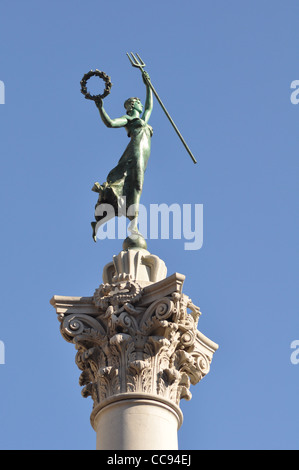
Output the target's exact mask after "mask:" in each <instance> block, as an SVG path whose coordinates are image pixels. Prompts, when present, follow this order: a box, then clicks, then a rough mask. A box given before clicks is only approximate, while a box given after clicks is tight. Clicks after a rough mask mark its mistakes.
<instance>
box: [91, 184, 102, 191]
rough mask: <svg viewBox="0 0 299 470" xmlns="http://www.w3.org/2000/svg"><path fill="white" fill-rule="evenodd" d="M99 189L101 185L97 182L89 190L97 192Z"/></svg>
mask: <svg viewBox="0 0 299 470" xmlns="http://www.w3.org/2000/svg"><path fill="white" fill-rule="evenodd" d="M101 189H102V186H101V185H100V183H97V182H96V183H95V184H94V185H93V187H92V188H91V190H92V191H94V192H95V193H99V192H100V191H101Z"/></svg>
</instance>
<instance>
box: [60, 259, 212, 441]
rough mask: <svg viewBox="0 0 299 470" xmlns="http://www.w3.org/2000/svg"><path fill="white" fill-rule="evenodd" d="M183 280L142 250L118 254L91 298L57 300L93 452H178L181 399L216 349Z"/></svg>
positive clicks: (206, 368) (206, 369) (204, 370)
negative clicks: (88, 402)
mask: <svg viewBox="0 0 299 470" xmlns="http://www.w3.org/2000/svg"><path fill="white" fill-rule="evenodd" d="M184 279H185V277H184V276H183V275H182V274H178V273H175V274H172V275H171V276H169V277H167V270H166V266H165V264H164V262H163V261H162V260H161V259H159V258H158V257H157V256H154V255H151V254H150V253H149V252H148V251H146V250H128V251H122V252H121V253H119V255H117V256H114V259H113V262H112V263H109V264H108V265H107V266H105V268H104V272H103V283H102V284H101V285H100V286H99V287H98V288H97V289H96V290H95V292H94V295H93V296H92V297H66V296H57V295H55V296H54V297H53V298H52V299H51V304H52V305H53V306H54V308H55V309H56V312H57V314H58V319H59V321H60V329H61V334H62V336H63V338H64V339H65V340H66V341H68V342H70V343H74V344H75V346H76V349H77V354H76V364H77V365H78V367H79V369H80V370H81V371H82V373H81V375H80V379H79V383H80V385H81V386H82V387H83V389H82V395H83V396H84V397H88V396H91V397H92V400H93V410H92V413H91V424H92V426H93V428H94V429H95V431H96V433H97V449H100V450H101V449H102V450H146V449H150V450H158V449H161V450H163V449H164V450H165V449H168V450H170V449H177V448H178V442H177V431H178V429H179V427H180V426H181V424H182V421H183V415H182V412H181V410H180V407H179V403H180V400H181V398H184V399H186V400H190V399H191V393H190V390H189V389H190V384H192V385H195V384H197V383H198V382H199V381H200V380H201V379H202V378H203V377H204V376H205V375H206V374H207V373H208V372H209V370H210V363H211V360H212V357H213V354H214V352H215V351H216V350H217V348H218V345H217V344H215V343H214V342H213V341H211V340H210V339H208V338H207V337H206V336H204V335H203V334H202V333H201V332H200V331H198V329H197V323H198V319H199V316H200V310H199V308H198V307H196V306H195V305H194V304H193V303H192V301H191V299H190V298H189V297H188V296H187V295H185V294H183V292H182V288H183V282H184Z"/></svg>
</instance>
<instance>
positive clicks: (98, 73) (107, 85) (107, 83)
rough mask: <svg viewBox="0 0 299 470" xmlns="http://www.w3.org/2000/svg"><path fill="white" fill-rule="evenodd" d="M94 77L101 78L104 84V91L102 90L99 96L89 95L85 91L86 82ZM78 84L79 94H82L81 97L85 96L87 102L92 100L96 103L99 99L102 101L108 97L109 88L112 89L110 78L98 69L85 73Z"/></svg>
mask: <svg viewBox="0 0 299 470" xmlns="http://www.w3.org/2000/svg"><path fill="white" fill-rule="evenodd" d="M94 76H96V77H99V78H102V79H103V80H104V82H105V90H104V93H103V94H102V95H100V94H99V95H91V94H90V93H89V91H88V90H87V82H88V80H89V79H90V78H91V77H94ZM80 83H81V93H83V95H84V96H85V98H86V99H87V100H93V101H97V100H98V99H99V98H100V99H103V98H105V97H106V96H108V95H109V93H110V90H111V87H112V83H111V78H110V77H109V76H108V75H107V74H106V73H105V72H101V71H100V70H98V69H96V70H94V71H93V70H90V71H89V72H87V73H86V74H85V75H84V76H83V78H82V80H81V82H80Z"/></svg>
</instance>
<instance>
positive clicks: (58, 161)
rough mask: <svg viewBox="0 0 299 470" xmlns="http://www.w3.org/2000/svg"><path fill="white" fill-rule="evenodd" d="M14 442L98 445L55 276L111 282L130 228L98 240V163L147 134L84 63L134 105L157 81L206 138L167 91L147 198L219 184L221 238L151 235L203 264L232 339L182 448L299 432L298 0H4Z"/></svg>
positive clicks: (283, 442)
mask: <svg viewBox="0 0 299 470" xmlns="http://www.w3.org/2000/svg"><path fill="white" fill-rule="evenodd" d="M0 10H1V11H0V45H1V46H0V47H1V65H0V80H1V81H3V82H4V84H5V104H4V105H0V123H1V128H0V135H1V139H0V155H1V185H0V192H1V201H2V209H1V219H2V224H1V248H0V249H1V290H2V295H1V316H0V318H1V321H0V340H1V341H3V342H4V344H5V364H2V365H0V387H1V400H0V416H1V426H0V448H1V449H94V448H95V433H94V431H93V429H92V428H91V426H90V423H89V416H90V412H91V407H92V403H91V400H90V399H84V398H82V397H81V394H80V391H81V390H80V387H79V385H78V378H79V374H80V372H79V370H78V369H77V367H76V365H75V362H74V358H75V348H74V346H73V345H71V344H68V343H66V342H65V341H64V340H63V339H62V337H61V336H60V333H59V323H58V321H57V319H56V313H55V310H54V309H53V307H51V305H50V304H49V300H50V298H51V297H52V296H53V295H54V294H60V295H74V296H79V295H83V296H84V295H85V296H89V295H92V294H93V292H94V289H95V288H96V287H97V286H98V285H99V283H100V282H101V273H102V268H103V266H104V265H105V264H106V263H107V262H110V260H111V259H112V255H113V254H115V253H118V252H119V251H120V249H121V243H122V242H121V241H120V240H106V241H103V242H100V243H98V244H94V242H93V241H92V239H91V233H90V221H91V220H92V219H93V210H94V204H95V197H96V196H95V193H93V192H91V187H92V185H93V183H94V181H97V180H99V181H101V182H102V181H104V180H105V178H106V175H107V173H108V172H109V170H111V168H112V167H113V166H114V164H115V163H116V162H117V160H118V159H119V157H120V156H121V153H122V151H123V150H124V148H125V145H126V144H127V142H128V139H127V136H126V135H125V131H124V130H123V129H117V130H114V129H113V130H112V129H107V128H105V127H104V125H103V123H102V122H101V121H100V118H99V116H98V113H97V110H96V108H95V107H94V105H93V103H91V102H88V101H86V100H84V98H83V96H82V95H81V93H80V80H81V78H82V76H83V74H84V73H85V72H87V71H88V70H90V69H95V68H99V69H100V70H104V71H105V72H106V73H108V74H109V75H110V76H111V78H112V82H113V87H112V91H111V95H110V96H109V97H108V98H106V101H105V105H106V108H107V110H108V111H109V112H110V114H111V116H113V117H117V116H120V115H122V114H123V113H124V108H123V102H124V101H125V99H126V98H128V97H130V96H140V98H141V99H144V85H143V83H142V81H141V77H140V74H139V72H138V71H136V70H134V69H133V68H132V67H131V66H130V64H129V62H128V59H127V57H126V55H125V53H126V52H127V51H131V50H132V51H137V52H139V53H140V54H141V56H142V57H143V58H144V59H145V61H146V63H147V70H148V72H149V73H150V75H151V78H152V82H153V84H154V85H155V87H156V88H157V90H158V91H159V94H160V95H161V97H162V99H163V101H164V103H165V105H166V106H167V108H168V110H169V112H170V113H171V115H172V116H173V118H174V120H175V122H176V124H177V125H178V127H179V128H180V130H181V132H182V134H183V135H184V137H185V139H186V141H187V142H188V145H189V146H190V148H191V149H192V151H193V153H194V154H195V156H196V158H197V159H198V165H197V166H195V165H194V164H193V163H192V161H191V160H190V157H189V156H188V154H187V153H186V151H185V149H184V148H183V146H182V144H181V143H180V141H179V139H178V138H177V136H176V134H175V133H174V131H173V129H172V128H171V126H170V124H169V122H168V121H167V119H166V117H165V116H164V114H163V112H162V110H161V109H160V108H159V105H158V103H157V102H155V108H154V111H153V115H152V118H151V121H150V124H151V125H152V126H153V128H154V136H153V141H152V153H151V157H150V161H149V165H148V169H147V172H146V180H145V185H144V191H143V195H142V203H143V204H144V205H146V206H148V205H149V204H150V203H162V202H164V203H167V204H172V203H178V204H180V205H182V204H203V207H204V243H203V246H202V248H201V249H200V250H197V251H186V250H184V241H183V240H169V241H167V240H150V241H148V247H149V250H150V251H151V252H152V253H154V254H156V255H158V256H160V257H161V258H162V259H163V260H164V261H165V262H166V264H167V267H168V273H169V274H172V273H173V272H175V271H177V272H180V273H183V274H185V275H186V282H185V286H184V292H185V293H186V294H187V295H189V296H190V297H191V298H192V300H193V302H194V303H195V304H197V305H199V306H200V308H201V311H202V316H201V318H200V321H199V325H198V326H199V329H200V330H201V331H202V332H203V333H204V334H205V335H206V336H208V337H209V338H211V339H212V340H214V341H215V342H217V343H218V344H219V346H220V348H219V350H218V351H217V353H216V354H215V357H214V361H213V363H212V368H211V372H210V374H209V375H208V376H207V377H205V378H204V379H203V381H202V382H201V383H200V384H198V385H197V386H195V387H192V393H193V398H192V400H191V401H190V402H184V401H183V402H182V403H181V404H182V410H183V413H184V423H183V426H182V428H181V430H180V431H179V446H180V449H298V448H299V420H298V392H299V386H298V383H299V382H298V379H299V364H298V365H295V364H292V363H291V361H290V356H291V353H292V350H291V348H290V344H291V342H292V341H294V340H299V328H298V327H299V318H298V293H297V292H298V144H299V142H298V123H299V105H294V104H292V103H291V101H290V95H291V89H290V84H291V82H292V81H293V80H299V64H298V43H299V31H298V19H299V4H298V2H297V1H295V0H288V1H286V2H281V1H278V0H271V1H270V0H268V1H267V0H260V1H257V0H251V1H239V0H229V1H226V2H224V1H223V0H214V1H209V2H206V1H201V0H189V1H188V2H183V1H177V0H163V1H159V2H158V1H156V0H154V1H152V2H144V1H135V0H133V1H131V0H129V1H127V2H122V1H115V0H114V1H113V0H112V1H110V2H104V1H95V0H93V1H92V0H86V1H85V2H81V1H80V2H79V1H77V0H72V1H70V0H69V1H67V0H63V1H61V0H60V1H58V0H52V1H51V2H46V1H38V0H27V1H26V2H24V1H21V0H13V1H9V2H8V1H4V0H1V1H0Z"/></svg>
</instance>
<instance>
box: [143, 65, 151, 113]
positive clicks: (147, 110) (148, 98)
mask: <svg viewBox="0 0 299 470" xmlns="http://www.w3.org/2000/svg"><path fill="white" fill-rule="evenodd" d="M142 78H143V81H144V83H145V86H146V99H145V104H144V113H143V116H142V119H143V120H144V121H145V122H148V121H149V118H150V116H151V114H152V110H153V93H152V90H151V87H150V86H149V81H150V77H149V74H148V73H147V72H146V71H145V70H143V72H142Z"/></svg>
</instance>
